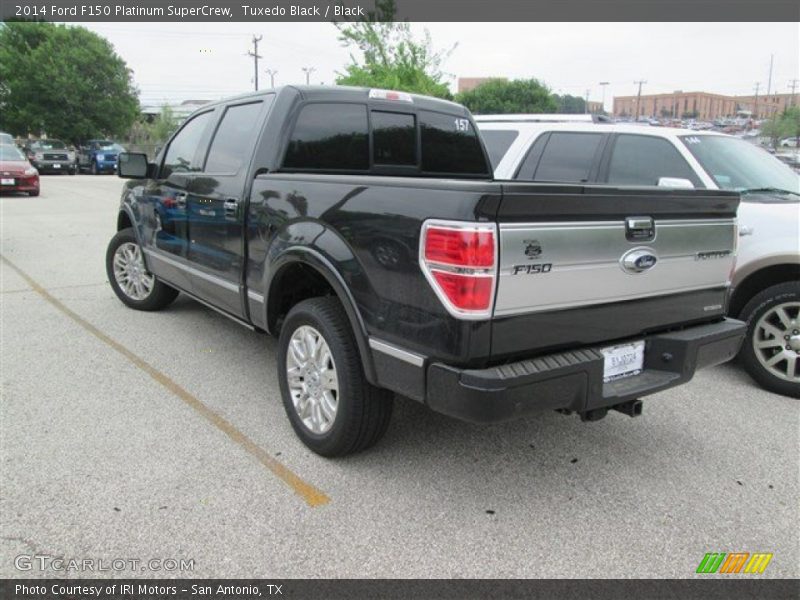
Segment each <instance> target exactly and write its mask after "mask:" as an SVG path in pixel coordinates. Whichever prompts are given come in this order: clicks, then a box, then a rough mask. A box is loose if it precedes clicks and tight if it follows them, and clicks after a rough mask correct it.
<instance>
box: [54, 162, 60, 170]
mask: <svg viewBox="0 0 800 600" xmlns="http://www.w3.org/2000/svg"><path fill="white" fill-rule="evenodd" d="M53 168H54V169H60V168H61V165H60V164H59V163H55V164H54V165H53Z"/></svg>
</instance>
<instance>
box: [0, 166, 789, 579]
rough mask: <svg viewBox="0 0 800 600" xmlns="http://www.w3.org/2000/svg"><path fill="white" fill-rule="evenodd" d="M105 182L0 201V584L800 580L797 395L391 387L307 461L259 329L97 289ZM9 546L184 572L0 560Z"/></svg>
mask: <svg viewBox="0 0 800 600" xmlns="http://www.w3.org/2000/svg"><path fill="white" fill-rule="evenodd" d="M121 183H122V182H121V181H120V180H119V179H117V178H116V177H113V176H104V177H93V176H90V175H79V176H74V177H69V176H44V177H42V195H41V196H40V197H39V198H28V197H23V196H2V197H0V218H1V220H2V232H1V235H2V237H1V243H0V254H2V257H3V259H2V260H0V276H1V277H2V282H1V284H2V285H1V288H0V291H1V292H2V294H1V295H0V299H1V300H2V311H1V312H2V340H1V341H0V346H1V347H0V352H1V353H2V354H1V359H2V400H0V407H2V418H1V419H0V434H1V437H0V459H2V461H1V463H0V464H2V467H0V469H1V473H0V475H1V477H2V479H1V480H0V577H42V576H51V577H52V576H64V575H69V576H71V577H76V576H110V575H116V576H126V577H127V576H146V577H164V576H192V577H204V578H210V577H268V578H271V577H281V578H284V577H286V578H288V577H487V578H490V577H491V578H505V577H524V578H536V577H622V578H629V577H632V578H642V577H665V578H666V577H669V578H673V577H674V578H683V577H694V576H696V575H695V569H696V568H697V566H698V564H699V562H700V560H701V559H702V558H703V556H704V554H705V553H707V552H751V553H752V552H769V553H773V555H774V557H773V559H772V561H771V563H770V564H769V565H768V567H767V569H766V571H765V572H764V574H763V575H761V577H798V576H800V536H798V524H799V523H800V502H798V500H800V494H799V493H798V488H799V486H798V477H799V474H800V468H799V467H800V451H799V449H800V439H799V438H800V434H799V431H800V427H799V426H800V403H798V402H797V400H792V399H790V398H785V397H781V396H777V395H774V394H771V393H768V392H766V391H763V390H761V389H759V388H758V387H756V385H755V384H754V383H753V382H752V381H751V380H750V379H749V378H748V377H747V376H746V375H745V374H744V373H743V372H742V371H741V370H740V369H739V368H738V367H737V366H735V365H731V364H729V365H723V366H720V367H716V368H712V369H708V370H705V371H702V372H700V373H698V375H697V376H696V377H695V379H694V381H692V382H690V383H689V384H687V385H685V386H682V387H679V388H676V389H674V390H669V391H667V392H663V393H660V394H656V395H654V396H651V397H648V398H646V399H645V401H644V414H643V416H642V417H639V418H636V419H631V418H629V417H626V416H623V415H621V414H617V413H614V414H611V415H609V416H608V417H607V418H606V419H604V420H602V421H599V422H596V423H581V422H580V420H579V419H578V418H577V417H575V416H571V417H565V416H562V415H558V414H555V413H544V414H541V415H537V416H533V417H530V418H526V419H524V420H520V421H516V422H512V423H507V424H502V425H493V426H476V425H470V424H465V423H461V422H458V421H455V420H451V419H449V418H447V417H444V416H441V415H438V414H435V413H433V412H431V411H429V410H427V409H426V408H425V407H424V406H422V405H419V404H417V403H415V402H413V401H410V400H403V399H398V400H397V402H396V404H395V414H394V417H393V420H392V424H391V426H390V429H389V432H388V434H387V435H386V437H385V438H384V439H383V440H382V442H381V443H380V444H379V445H378V446H376V447H375V448H374V449H372V450H370V451H368V452H366V453H362V454H359V455H356V456H352V457H349V458H345V459H338V460H327V459H323V458H320V457H318V456H316V455H314V454H313V453H311V452H310V451H309V450H307V449H306V448H305V446H303V445H302V444H301V443H300V442H299V441H298V440H297V439H296V438H295V436H294V434H293V432H292V430H291V427H290V425H289V422H288V420H287V419H286V418H285V415H284V412H283V406H282V404H281V401H280V395H279V391H278V383H277V377H276V367H275V346H276V345H275V342H274V340H273V339H271V338H269V337H267V336H265V335H263V334H257V333H253V332H250V331H248V330H246V329H244V328H241V327H240V326H239V325H237V324H236V323H234V322H232V321H230V320H228V319H226V318H225V317H223V316H220V315H219V314H217V313H215V312H213V311H212V310H210V309H207V308H206V307H204V306H202V305H200V304H198V303H196V302H193V301H191V300H189V299H187V298H185V297H181V298H179V299H178V301H177V302H176V303H175V304H173V305H172V306H171V307H170V308H168V309H167V310H165V311H163V312H160V313H142V312H136V311H133V310H130V309H128V308H126V307H125V306H123V305H122V303H120V302H119V301H118V300H117V299H116V297H115V296H114V294H113V292H112V291H111V288H110V287H109V285H108V283H107V281H106V275H105V269H104V265H103V261H104V255H105V247H106V244H107V242H108V240H109V239H110V237H111V236H112V235H113V233H114V228H115V224H116V211H117V205H118V201H119V190H120V187H121ZM33 554H36V555H48V556H51V557H62V558H65V559H70V558H77V559H94V560H95V561H98V562H97V563H96V564H99V561H100V560H101V559H102V560H103V561H106V563H109V562H110V561H112V560H114V559H139V560H141V561H149V560H150V559H162V560H163V559H178V560H180V559H193V561H194V563H193V570H186V571H183V572H180V571H164V570H163V568H162V569H161V570H158V569H155V570H151V569H149V568H147V567H145V570H142V569H141V567H137V568H136V569H134V570H133V571H131V570H130V569H128V568H126V569H123V570H121V571H117V572H115V571H104V572H100V571H88V572H78V571H68V572H57V571H56V572H54V571H40V570H38V568H34V569H33V570H19V569H18V568H17V567H16V566H15V559H16V557H18V556H20V555H33ZM17 562H18V561H17ZM23 566H24V564H23ZM34 566H35V565H34ZM156 567H157V565H156ZM706 577H707V576H706Z"/></svg>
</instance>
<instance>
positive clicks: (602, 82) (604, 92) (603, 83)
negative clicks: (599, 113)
mask: <svg viewBox="0 0 800 600" xmlns="http://www.w3.org/2000/svg"><path fill="white" fill-rule="evenodd" d="M599 85H600V89H601V90H603V100H602V105H603V112H605V110H606V86H607V85H608V82H607V81H601V82H600V84H599Z"/></svg>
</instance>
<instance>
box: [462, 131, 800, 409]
mask: <svg viewBox="0 0 800 600" xmlns="http://www.w3.org/2000/svg"><path fill="white" fill-rule="evenodd" d="M475 120H476V121H477V124H478V127H479V129H480V130H481V135H482V136H483V139H484V142H485V144H486V147H487V150H488V152H489V156H490V158H491V160H492V166H493V167H494V174H495V177H496V178H498V179H515V180H528V181H540V182H546V181H552V182H569V183H586V184H589V185H591V184H602V185H613V186H619V187H623V186H643V185H652V186H660V187H669V188H675V189H690V188H692V189H694V188H705V189H724V190H736V191H739V192H741V194H742V204H741V205H740V207H739V236H740V237H739V250H738V257H737V263H736V270H735V273H734V277H733V284H732V291H731V296H730V302H729V307H728V313H729V314H730V315H731V316H733V317H736V318H739V319H742V320H744V321H746V322H747V325H748V329H747V339H746V341H745V343H744V345H743V346H742V350H741V352H740V355H739V357H740V359H741V362H742V364H743V365H744V367H745V369H746V370H747V372H748V373H749V374H750V375H751V376H752V377H753V379H755V380H756V381H757V382H758V383H759V384H761V385H762V386H763V387H764V388H766V389H768V390H770V391H773V392H776V393H779V394H784V395H787V396H793V397H796V398H797V397H800V234H799V233H798V230H799V229H800V195H799V192H800V178H798V175H797V174H796V173H794V172H793V171H792V170H791V169H790V168H789V167H787V166H786V165H785V164H783V163H782V162H781V161H779V160H777V159H776V158H775V157H773V156H771V155H770V154H769V153H767V152H766V151H764V150H762V149H761V148H759V147H757V146H755V145H753V144H750V143H749V142H746V141H743V140H740V139H738V138H735V137H731V136H727V135H723V134H720V133H715V132H710V131H692V130H687V129H671V128H662V127H649V126H646V125H622V124H596V123H589V122H586V123H576V122H561V123H559V122H546V120H545V119H542V118H541V117H540V116H536V115H501V116H478V117H475Z"/></svg>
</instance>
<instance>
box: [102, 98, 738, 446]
mask: <svg viewBox="0 0 800 600" xmlns="http://www.w3.org/2000/svg"><path fill="white" fill-rule="evenodd" d="M119 173H120V175H121V176H123V177H128V178H131V181H129V182H127V183H126V184H125V186H124V188H123V192H122V202H121V205H120V210H119V214H118V217H117V233H116V235H115V236H114V237H113V238H112V240H111V242H110V243H109V246H108V250H107V254H106V269H107V274H108V278H109V281H110V283H111V286H112V288H113V289H114V292H115V293H116V294H117V296H118V297H119V299H120V300H121V301H122V302H124V303H125V304H126V305H128V306H129V307H131V308H135V309H139V310H158V309H162V308H165V307H166V306H167V305H169V304H170V302H172V301H173V300H174V299H175V297H176V296H177V295H178V294H179V293H180V292H183V293H186V294H187V295H189V296H191V297H194V298H196V299H198V300H200V301H202V302H203V303H204V304H206V305H208V306H210V307H212V308H214V309H215V310H217V311H219V312H220V313H222V314H224V315H225V316H227V317H229V318H231V319H233V320H234V321H236V322H238V323H240V324H242V325H244V326H246V327H248V328H250V329H254V330H257V331H266V332H269V333H271V334H274V335H276V336H279V342H278V346H277V360H278V378H279V382H280V389H281V394H282V397H283V403H284V406H285V409H286V413H287V415H288V418H289V420H290V422H291V424H292V426H293V428H294V430H295V432H296V433H297V435H298V436H299V437H300V439H301V440H302V441H303V442H304V443H305V444H306V445H307V446H308V447H309V448H311V449H312V450H313V451H315V452H317V453H319V454H322V455H325V456H335V455H343V454H347V453H350V452H355V451H357V450H360V449H363V448H366V447H369V446H370V445H372V444H374V443H375V442H376V441H377V440H378V439H379V438H380V437H381V436H382V435H383V433H384V432H385V431H386V429H387V427H388V424H389V418H390V415H391V410H392V402H393V395H392V393H393V392H396V393H398V394H401V395H403V396H406V397H409V398H412V399H414V400H417V401H419V402H423V403H425V404H426V405H428V406H429V407H430V408H432V409H433V410H436V411H439V412H441V413H444V414H447V415H451V416H454V417H458V418H461V419H466V420H469V421H475V422H491V421H500V420H504V419H511V418H516V417H520V416H522V415H525V414H528V413H531V412H535V411H541V410H553V409H557V410H560V411H562V412H567V413H568V412H577V413H578V414H580V416H581V417H582V418H583V419H584V420H588V421H594V420H597V419H600V418H602V417H604V416H605V415H606V414H607V413H608V411H609V410H610V409H615V410H617V411H619V412H622V413H624V414H627V415H630V416H637V415H639V414H640V413H641V406H642V404H641V401H640V400H639V398H641V397H642V396H645V395H648V394H651V393H654V392H658V391H662V390H665V389H667V388H670V387H672V386H675V385H678V384H681V383H685V382H686V381H688V380H689V379H691V378H692V376H693V375H694V373H695V370H696V369H698V368H702V367H706V366H709V365H714V364H717V363H719V362H723V361H725V360H728V359H730V358H732V357H733V356H734V355H735V354H736V353H737V351H738V349H739V346H740V344H741V341H742V336H743V334H744V326H743V324H742V323H741V322H739V321H735V320H730V319H726V318H725V302H726V295H727V287H728V284H729V278H730V273H731V267H732V265H733V254H734V248H735V240H736V223H735V216H736V209H737V206H738V203H739V195H738V194H736V193H733V192H724V191H717V190H702V191H699V190H674V189H657V188H636V187H626V188H624V189H622V188H615V187H608V186H598V185H574V184H573V185H571V184H558V183H548V184H536V183H529V182H509V181H495V180H493V179H492V168H491V165H490V162H489V158H488V156H487V154H486V151H485V149H484V147H483V144H482V141H481V138H480V137H479V136H478V134H477V131H476V128H475V123H474V121H473V119H472V117H471V115H470V114H469V112H468V111H467V110H466V109H465V108H464V107H462V106H460V105H458V104H454V103H451V102H446V101H443V100H437V99H433V98H426V97H421V96H412V95H410V94H405V93H402V92H389V91H385V90H368V89H358V88H339V87H336V88H329V87H284V88H279V89H277V90H274V91H273V90H271V91H269V92H261V93H255V94H251V95H247V96H241V97H238V98H233V99H230V100H225V101H221V102H217V103H215V104H210V105H206V106H204V107H203V108H201V109H200V110H198V111H197V112H196V113H194V114H193V115H192V116H190V117H189V118H188V119H187V120H186V121H185V123H184V124H183V125H182V127H181V128H180V129H179V130H178V131H177V132H176V133H175V134H174V136H173V137H172V139H171V140H170V141H169V143H168V144H167V146H166V147H165V149H164V150H163V151H162V152H161V153H160V155H159V156H158V157H157V160H156V162H155V163H149V164H148V162H147V157H146V156H145V155H144V154H127V153H123V154H121V155H120V157H119ZM387 240H391V244H388V243H387ZM389 245H391V246H392V248H389V247H388V246H389ZM380 249H382V250H380ZM166 343H168V342H166ZM221 366H224V365H222V363H221Z"/></svg>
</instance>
